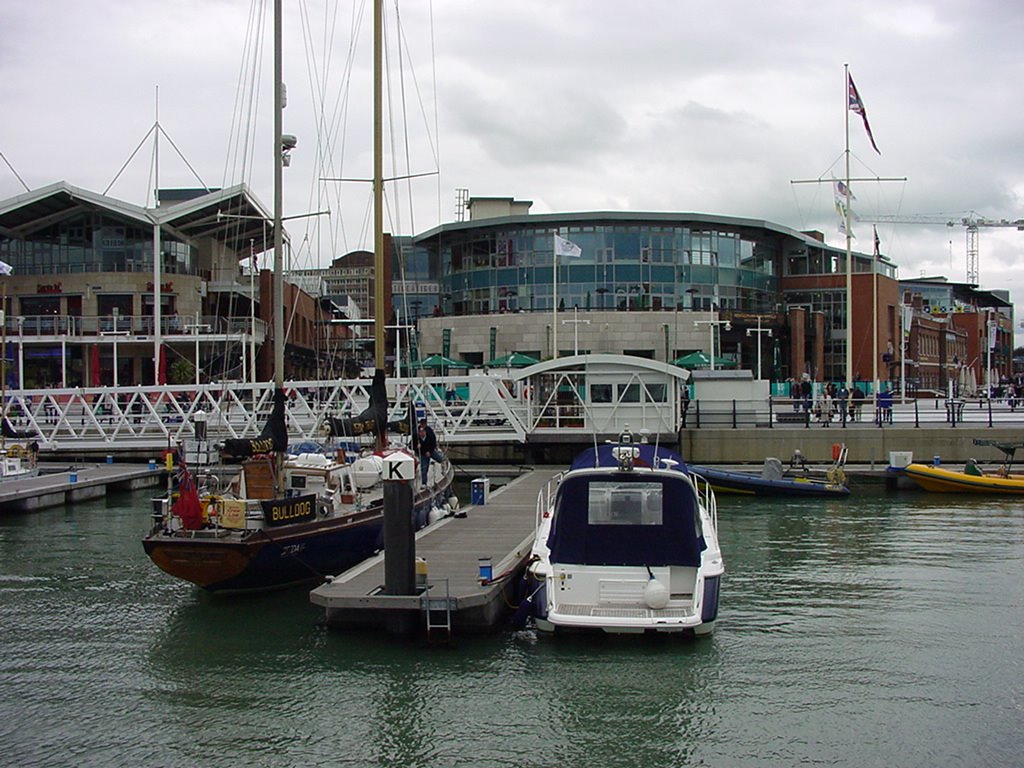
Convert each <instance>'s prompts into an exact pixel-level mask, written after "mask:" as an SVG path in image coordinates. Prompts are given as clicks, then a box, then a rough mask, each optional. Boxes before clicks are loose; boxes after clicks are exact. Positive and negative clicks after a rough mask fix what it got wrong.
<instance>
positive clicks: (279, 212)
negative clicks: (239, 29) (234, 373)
mask: <svg viewBox="0 0 1024 768" xmlns="http://www.w3.org/2000/svg"><path fill="white" fill-rule="evenodd" d="M281 24H282V13H281V0H274V301H273V305H272V306H273V313H274V318H273V319H274V387H275V389H278V390H280V389H284V279H283V277H282V272H283V271H284V257H283V253H282V252H283V250H284V231H283V227H282V220H283V219H284V193H283V191H282V186H283V180H284V172H283V168H284V158H283V156H282V149H283V145H282V134H283V126H282V112H283V110H284V83H283V66H282V63H281V57H282V50H281V49H282V44H281Z"/></svg>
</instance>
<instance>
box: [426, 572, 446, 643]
mask: <svg viewBox="0 0 1024 768" xmlns="http://www.w3.org/2000/svg"><path fill="white" fill-rule="evenodd" d="M440 584H444V597H435V596H434V595H433V593H432V591H431V590H433V589H434V588H435V587H437V586H439V585H440ZM421 600H422V605H423V615H424V618H425V619H426V624H427V640H434V635H433V633H434V632H435V631H441V630H444V635H445V636H444V639H443V642H448V641H450V640H451V639H452V600H451V592H450V591H449V589H448V579H442V580H441V582H439V584H427V588H426V590H424V592H423V597H422V598H421Z"/></svg>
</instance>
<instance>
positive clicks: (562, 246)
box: [555, 235, 583, 256]
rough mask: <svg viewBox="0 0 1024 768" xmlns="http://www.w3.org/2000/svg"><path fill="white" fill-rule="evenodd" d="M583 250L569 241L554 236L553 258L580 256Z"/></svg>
mask: <svg viewBox="0 0 1024 768" xmlns="http://www.w3.org/2000/svg"><path fill="white" fill-rule="evenodd" d="M582 253H583V249H582V248H580V247H579V246H578V245H576V243H574V242H572V241H571V240H566V239H565V238H564V237H559V236H558V235H555V256H580V255H581V254H582Z"/></svg>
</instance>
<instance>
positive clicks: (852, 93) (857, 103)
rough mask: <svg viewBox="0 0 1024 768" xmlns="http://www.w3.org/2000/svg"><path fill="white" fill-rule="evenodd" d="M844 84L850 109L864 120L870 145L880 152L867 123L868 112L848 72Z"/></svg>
mask: <svg viewBox="0 0 1024 768" xmlns="http://www.w3.org/2000/svg"><path fill="white" fill-rule="evenodd" d="M846 85H847V89H846V90H847V95H848V99H847V103H848V104H849V107H850V111H851V112H853V113H854V114H857V115H860V118H861V120H863V121H864V130H865V131H867V132H868V138H869V139H870V140H871V146H872V147H874V149H875V152H877V153H878V154H882V150H880V149H879V148H878V145H877V144H875V137H874V135H873V134H872V133H871V124H870V123H868V112H867V110H866V109H864V102H863V101H861V98H860V94H859V93H858V92H857V86H856V85H854V84H853V75H851V74H850V73H849V72H847V73H846Z"/></svg>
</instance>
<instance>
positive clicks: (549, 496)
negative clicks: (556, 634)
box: [520, 432, 725, 635]
mask: <svg viewBox="0 0 1024 768" xmlns="http://www.w3.org/2000/svg"><path fill="white" fill-rule="evenodd" d="M537 518H538V519H537V535H536V539H535V541H534V546H533V558H532V560H531V562H530V564H529V566H528V568H527V589H528V590H529V591H528V592H527V594H526V595H525V597H524V602H523V605H522V606H521V610H520V617H522V616H524V615H532V617H533V621H534V623H535V625H536V627H537V628H538V629H539V630H545V631H555V630H602V631H604V632H610V633H641V632H679V633H682V632H688V633H692V634H695V635H706V634H709V633H711V631H712V630H713V629H714V625H715V620H716V619H717V617H718V593H719V581H720V579H721V576H722V573H723V572H724V570H725V566H724V564H723V561H722V553H721V550H720V549H719V545H718V526H717V511H716V506H715V496H714V492H713V491H712V490H711V488H710V486H708V485H707V484H705V483H704V482H703V481H702V480H700V478H697V477H695V476H694V475H691V474H690V473H689V472H688V470H687V468H686V465H685V463H684V462H683V460H682V458H681V457H680V456H679V455H678V454H675V453H673V452H672V451H669V450H667V449H664V448H660V447H656V446H653V445H647V444H639V445H638V444H635V443H633V442H632V437H631V436H630V435H629V433H628V432H627V433H625V434H624V435H623V436H622V438H621V439H620V442H619V444H618V445H604V446H598V447H596V448H591V449H588V450H587V451H584V452H583V453H582V454H580V456H578V457H577V458H576V460H575V461H574V462H573V464H572V467H571V468H570V469H569V470H567V471H566V472H564V473H562V474H561V475H560V476H559V477H557V478H555V479H554V480H553V481H552V484H551V485H550V486H549V487H548V488H546V489H545V490H544V491H542V492H541V495H540V498H539V499H538V510H537Z"/></svg>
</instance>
